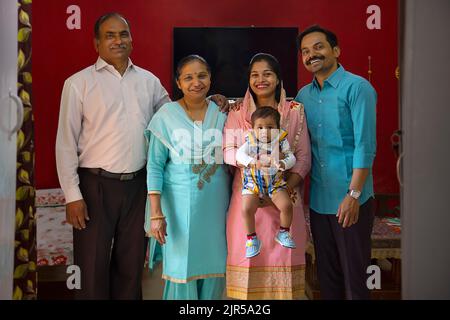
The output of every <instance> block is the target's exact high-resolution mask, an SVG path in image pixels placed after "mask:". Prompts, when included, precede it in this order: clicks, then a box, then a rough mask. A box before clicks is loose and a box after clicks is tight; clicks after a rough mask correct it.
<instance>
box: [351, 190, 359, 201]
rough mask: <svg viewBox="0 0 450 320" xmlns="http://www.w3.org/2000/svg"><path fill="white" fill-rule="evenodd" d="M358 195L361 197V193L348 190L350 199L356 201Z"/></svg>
mask: <svg viewBox="0 0 450 320" xmlns="http://www.w3.org/2000/svg"><path fill="white" fill-rule="evenodd" d="M360 195H361V191H357V190H350V197H352V198H355V199H358V198H359V196H360Z"/></svg>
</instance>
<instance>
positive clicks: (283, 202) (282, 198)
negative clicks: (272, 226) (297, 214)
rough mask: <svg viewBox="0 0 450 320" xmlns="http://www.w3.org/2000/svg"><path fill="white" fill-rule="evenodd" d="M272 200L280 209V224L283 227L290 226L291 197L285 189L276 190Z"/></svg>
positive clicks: (291, 212)
mask: <svg viewBox="0 0 450 320" xmlns="http://www.w3.org/2000/svg"><path fill="white" fill-rule="evenodd" d="M272 202H273V203H274V204H275V206H276V207H277V208H278V210H280V211H281V212H280V226H281V227H283V228H290V227H291V224H292V216H293V210H294V208H293V206H292V202H291V198H290V197H289V194H288V193H287V191H286V190H284V189H281V190H278V191H277V192H276V193H275V194H273V195H272Z"/></svg>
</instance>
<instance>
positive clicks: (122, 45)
mask: <svg viewBox="0 0 450 320" xmlns="http://www.w3.org/2000/svg"><path fill="white" fill-rule="evenodd" d="M126 48H127V45H126V44H119V45H117V46H111V47H110V49H126Z"/></svg>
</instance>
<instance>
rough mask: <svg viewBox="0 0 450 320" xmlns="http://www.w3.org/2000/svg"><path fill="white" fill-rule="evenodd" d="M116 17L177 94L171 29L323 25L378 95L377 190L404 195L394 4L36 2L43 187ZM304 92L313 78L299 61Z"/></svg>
mask: <svg viewBox="0 0 450 320" xmlns="http://www.w3.org/2000/svg"><path fill="white" fill-rule="evenodd" d="M374 4H375V5H378V6H379V7H380V8H381V29H380V30H369V29H368V28H367V27H366V20H367V18H368V17H369V16H370V14H367V13H366V10H367V7H368V6H369V5H374ZM70 5H78V6H79V7H80V9H81V29H80V30H68V29H67V27H66V19H67V18H68V17H69V16H70V14H67V13H66V10H67V7H68V6H70ZM110 11H118V12H121V13H122V14H124V15H125V16H126V17H127V18H128V20H129V21H130V24H131V31H132V36H133V46H134V51H133V54H132V59H133V62H134V63H136V64H137V65H139V66H141V67H143V68H146V69H148V70H150V71H152V72H153V73H154V74H155V75H156V76H158V77H159V78H160V79H161V82H162V83H163V85H164V86H165V87H166V89H167V90H168V91H169V92H171V77H172V76H171V70H172V61H171V60H172V28H173V27H175V26H177V27H182V26H194V27H201V26H208V27H213V26H215V27H217V26H251V25H254V26H258V27H271V26H281V27H298V28H299V29H300V30H302V29H304V28H305V27H307V26H309V25H311V24H314V23H318V24H321V25H323V26H324V27H326V28H329V29H331V30H333V31H335V32H336V34H337V36H338V39H339V41H340V46H341V52H342V53H341V59H340V61H341V63H342V64H343V65H344V67H345V68H346V69H347V70H349V71H351V72H353V73H357V74H359V75H362V76H364V77H367V75H368V56H371V57H372V72H373V73H372V84H373V85H374V87H375V89H376V90H377V92H378V105H377V121H378V124H377V130H378V133H377V139H378V149H377V157H376V160H375V166H374V179H375V190H376V192H387V193H391V192H398V184H397V180H396V174H395V157H394V153H393V151H392V149H391V145H390V136H391V134H392V132H393V131H394V130H396V129H397V128H398V106H397V98H398V92H397V79H396V78H395V74H394V72H395V68H396V67H397V65H398V61H397V1H392V0H379V1H368V0H345V1H343V0H341V1H325V0H316V1H307V0H280V1H273V0H259V1H243V0H226V1H210V0H190V1H182V0H152V1H148V0H115V1H108V2H106V1H100V0H70V1H69V0H40V1H35V2H33V95H34V96H33V102H34V104H33V107H34V117H35V130H36V131H35V132H36V182H37V188H53V187H59V183H58V178H57V174H56V166H55V155H54V153H55V152H54V143H55V137H56V129H57V124H58V111H59V100H60V94H61V90H62V85H63V82H64V80H65V79H66V78H67V77H69V76H70V75H71V74H73V73H75V72H77V71H79V70H81V69H82V68H84V67H86V66H88V65H91V64H93V63H94V62H95V60H96V57H97V56H96V53H95V50H94V47H93V40H92V38H93V31H92V30H93V25H94V22H95V20H96V19H97V18H98V17H99V16H100V15H102V14H104V13H106V12H110ZM298 74H299V83H298V87H299V88H300V87H301V86H303V85H305V84H306V83H308V82H309V81H310V80H311V74H309V73H308V72H306V70H305V69H304V67H303V65H302V64H301V61H299V70H298ZM236 76H241V75H236Z"/></svg>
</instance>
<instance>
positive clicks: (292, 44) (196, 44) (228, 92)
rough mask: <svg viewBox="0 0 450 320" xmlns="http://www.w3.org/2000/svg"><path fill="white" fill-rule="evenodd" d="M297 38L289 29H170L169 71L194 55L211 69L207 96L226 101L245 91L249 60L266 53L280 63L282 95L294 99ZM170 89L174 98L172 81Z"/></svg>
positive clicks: (293, 31)
mask: <svg viewBox="0 0 450 320" xmlns="http://www.w3.org/2000/svg"><path fill="white" fill-rule="evenodd" d="M297 35H298V28H291V27H289V28H287V27H276V28H260V27H221V28H219V27H205V28H174V31H173V37H174V42H173V69H175V68H176V66H177V63H178V61H179V60H180V59H182V58H183V57H185V56H188V55H190V54H198V55H200V56H202V57H203V58H205V59H206V61H208V63H209V65H210V66H211V73H212V84H211V90H210V94H215V93H220V94H223V95H224V96H226V97H228V98H237V97H242V96H243V95H244V94H245V91H246V90H247V86H248V81H247V80H248V79H247V70H248V65H249V62H250V59H251V58H252V56H253V55H255V54H256V53H258V52H266V53H270V54H272V55H273V56H275V57H276V58H277V59H278V61H279V62H280V65H281V72H282V77H283V84H284V88H285V90H286V95H287V96H288V97H295V95H296V94H297V61H298V55H297V47H296V37H297ZM173 74H175V72H173ZM173 89H174V93H175V96H176V95H177V94H179V90H178V88H177V86H176V83H175V81H174V83H173Z"/></svg>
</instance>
